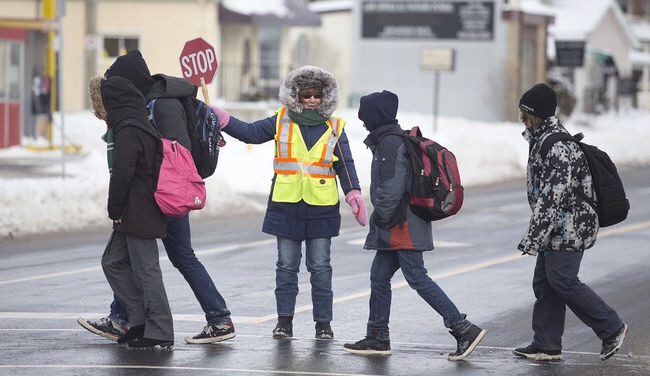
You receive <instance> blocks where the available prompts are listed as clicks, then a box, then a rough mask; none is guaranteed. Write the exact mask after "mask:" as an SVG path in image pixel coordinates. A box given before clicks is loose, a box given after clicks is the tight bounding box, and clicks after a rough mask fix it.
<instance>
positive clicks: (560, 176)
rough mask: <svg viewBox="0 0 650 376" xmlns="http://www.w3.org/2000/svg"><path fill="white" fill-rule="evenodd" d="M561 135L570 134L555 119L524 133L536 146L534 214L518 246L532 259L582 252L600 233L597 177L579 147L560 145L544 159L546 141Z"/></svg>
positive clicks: (531, 173)
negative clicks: (542, 151)
mask: <svg viewBox="0 0 650 376" xmlns="http://www.w3.org/2000/svg"><path fill="white" fill-rule="evenodd" d="M557 132H566V130H565V129H564V127H563V126H562V124H560V122H559V120H558V118H557V117H555V116H553V117H550V118H548V119H546V120H545V121H544V124H543V125H542V126H541V127H540V128H538V129H526V131H524V133H523V136H524V138H525V139H526V140H527V141H528V143H529V145H530V152H529V155H528V170H527V186H528V203H529V204H530V207H531V209H532V211H533V214H532V216H531V218H530V223H529V225H528V231H527V232H526V234H525V235H524V238H523V239H522V240H521V242H520V243H519V246H518V247H517V248H518V249H519V250H520V251H522V252H524V253H528V254H530V255H536V254H537V253H538V252H543V251H571V252H581V251H584V250H585V249H587V248H589V247H591V246H592V245H594V242H595V241H596V236H597V235H598V216H597V214H596V211H595V209H594V208H593V206H592V205H591V204H590V203H589V202H588V200H589V201H592V203H593V202H595V195H594V192H593V184H592V178H591V173H590V172H589V166H588V164H587V160H586V158H585V155H584V154H583V153H582V151H581V150H580V147H579V146H578V144H576V143H575V142H572V141H558V142H556V143H555V144H554V145H553V146H552V147H551V148H550V149H549V152H548V154H547V155H546V158H542V156H541V155H540V152H539V151H540V150H539V149H540V147H541V145H542V142H543V141H544V140H545V139H546V137H548V136H549V135H550V134H552V133H557Z"/></svg>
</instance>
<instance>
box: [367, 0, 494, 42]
mask: <svg viewBox="0 0 650 376" xmlns="http://www.w3.org/2000/svg"><path fill="white" fill-rule="evenodd" d="M361 14H362V15H361V17H362V20H361V22H362V27H361V34H362V35H361V36H362V38H378V39H455V40H468V41H488V40H492V39H494V1H430V0H429V1H424V0H419V1H399V0H380V1H368V0H366V1H363V2H362V3H361Z"/></svg>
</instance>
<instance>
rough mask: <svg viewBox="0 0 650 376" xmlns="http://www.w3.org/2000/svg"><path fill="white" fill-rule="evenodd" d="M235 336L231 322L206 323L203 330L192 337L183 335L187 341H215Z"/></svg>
mask: <svg viewBox="0 0 650 376" xmlns="http://www.w3.org/2000/svg"><path fill="white" fill-rule="evenodd" d="M233 337H235V327H234V326H233V324H232V323H228V324H217V325H206V326H205V328H203V331H202V332H201V333H199V334H197V335H195V336H194V337H185V342H187V343H216V342H221V341H225V340H227V339H231V338H233Z"/></svg>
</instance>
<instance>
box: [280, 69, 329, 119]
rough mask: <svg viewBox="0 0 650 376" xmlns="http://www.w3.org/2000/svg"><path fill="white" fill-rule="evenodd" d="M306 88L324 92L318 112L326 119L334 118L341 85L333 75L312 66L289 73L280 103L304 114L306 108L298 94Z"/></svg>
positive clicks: (281, 93)
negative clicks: (333, 114)
mask: <svg viewBox="0 0 650 376" xmlns="http://www.w3.org/2000/svg"><path fill="white" fill-rule="evenodd" d="M306 88H316V89H319V90H320V91H321V92H322V94H323V98H322V99H321V104H320V106H319V107H318V108H317V109H316V111H318V113H319V114H321V115H323V116H325V117H330V116H332V113H334V110H336V106H337V105H338V101H339V85H338V83H337V81H336V78H335V77H334V75H333V74H332V73H330V72H328V71H326V70H324V69H321V68H319V67H315V66H312V65H306V66H304V67H300V68H297V69H294V70H293V71H291V72H289V74H288V75H287V77H285V79H284V81H283V82H282V85H280V92H279V99H280V103H282V104H283V105H284V106H287V108H288V109H289V110H290V111H293V112H296V113H299V114H300V113H302V110H303V109H304V106H303V105H302V103H300V98H299V97H298V93H299V92H300V90H301V89H306Z"/></svg>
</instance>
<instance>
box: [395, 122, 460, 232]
mask: <svg viewBox="0 0 650 376" xmlns="http://www.w3.org/2000/svg"><path fill="white" fill-rule="evenodd" d="M397 135H399V136H401V137H402V138H403V139H404V147H405V148H406V153H407V156H408V158H409V162H410V165H411V191H410V192H409V194H408V203H409V207H410V208H411V211H413V213H415V214H416V215H417V216H418V217H420V218H422V219H424V220H425V221H437V220H439V219H443V218H447V217H449V216H452V215H454V214H456V213H458V211H459V210H460V208H461V206H462V205H463V198H464V195H465V190H464V188H463V186H462V185H461V183H460V173H459V171H458V164H457V162H456V156H454V153H452V152H451V151H449V150H448V149H447V148H445V147H444V146H442V145H440V144H438V143H437V142H435V141H433V140H430V139H428V138H426V137H424V136H422V132H421V131H420V128H419V127H417V126H415V127H413V128H411V130H410V131H404V132H403V133H399V134H397Z"/></svg>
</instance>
